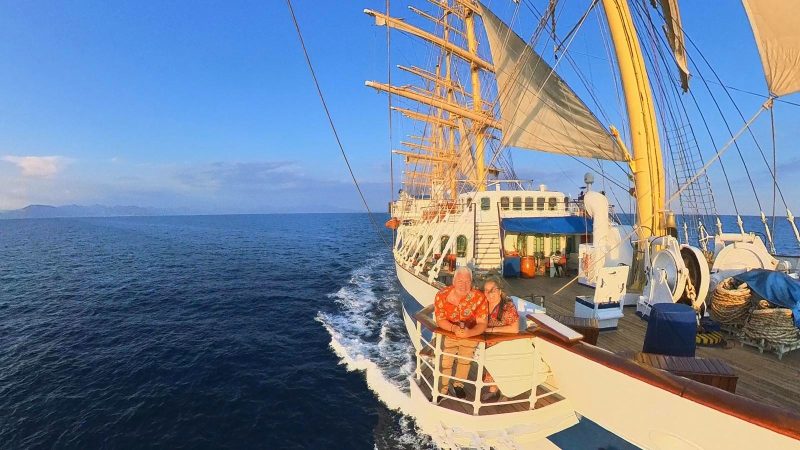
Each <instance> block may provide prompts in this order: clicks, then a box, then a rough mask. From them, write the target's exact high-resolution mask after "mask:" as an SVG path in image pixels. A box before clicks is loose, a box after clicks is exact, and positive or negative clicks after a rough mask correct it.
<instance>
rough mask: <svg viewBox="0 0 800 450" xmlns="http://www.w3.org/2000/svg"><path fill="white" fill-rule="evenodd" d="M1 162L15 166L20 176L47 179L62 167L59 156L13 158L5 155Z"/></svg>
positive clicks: (61, 159) (62, 159)
mask: <svg viewBox="0 0 800 450" xmlns="http://www.w3.org/2000/svg"><path fill="white" fill-rule="evenodd" d="M3 161H8V162H10V163H12V164H15V165H16V166H17V167H19V169H20V170H21V171H22V176H25V177H36V178H47V177H51V176H53V175H55V174H56V173H58V172H59V171H60V170H61V168H62V167H63V163H64V158H62V157H60V156H14V155H6V156H4V157H3Z"/></svg>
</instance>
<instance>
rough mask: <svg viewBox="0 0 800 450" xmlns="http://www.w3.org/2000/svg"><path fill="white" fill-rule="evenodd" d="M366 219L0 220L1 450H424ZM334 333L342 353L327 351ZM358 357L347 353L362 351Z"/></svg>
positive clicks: (396, 316) (380, 248)
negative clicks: (394, 400) (367, 373)
mask: <svg viewBox="0 0 800 450" xmlns="http://www.w3.org/2000/svg"><path fill="white" fill-rule="evenodd" d="M370 226H371V225H370V222H369V220H368V217H367V216H366V215H363V214H341V215H337V214H324V215H312V214H309V215H253V216H242V215H237V216H194V217H141V218H91V219H39V220H7V221H0V447H2V448H22V447H28V448H52V447H58V448H127V447H137V448H140V447H154V448H180V447H192V448H352V449H359V448H365V449H366V448H374V447H376V446H377V447H378V448H402V447H405V448H417V447H420V446H426V445H428V443H427V441H426V439H425V438H424V437H421V436H418V435H417V433H416V432H415V429H414V424H413V422H412V421H411V420H410V419H409V418H407V417H404V416H402V415H401V414H398V413H395V412H392V411H390V410H389V409H388V408H387V407H386V406H385V405H384V404H383V403H381V402H380V401H379V400H378V398H377V397H376V395H375V394H374V392H373V391H372V390H370V389H369V388H368V386H367V384H366V379H365V377H364V375H363V374H362V373H360V372H358V371H351V370H349V367H348V366H347V365H344V364H341V362H342V357H343V356H345V357H347V358H350V359H351V360H352V361H355V359H359V358H363V359H364V360H366V359H369V358H371V359H372V360H374V361H377V362H378V364H379V366H380V367H379V369H380V373H385V374H386V375H385V377H384V378H385V379H384V380H383V381H384V382H385V383H387V384H388V385H389V387H392V386H394V387H395V389H401V387H402V385H403V384H404V382H403V380H404V378H405V376H406V375H407V374H408V371H409V370H411V365H410V364H411V359H410V356H411V355H410V354H409V351H408V345H407V341H406V337H405V336H404V334H403V328H402V319H401V316H400V310H399V304H400V303H399V292H398V291H397V289H398V287H397V284H396V282H395V281H394V278H393V273H392V266H391V265H390V253H389V252H388V250H387V249H386V248H385V246H384V245H383V243H382V241H381V240H380V239H379V238H378V237H377V235H376V234H375V233H373V232H372V230H371V228H370ZM334 335H335V337H336V339H337V341H336V342H337V343H338V345H339V352H344V353H347V354H346V355H339V354H337V353H335V352H334V351H332V349H331V342H332V339H333V338H332V336H334ZM353 358H354V359H353Z"/></svg>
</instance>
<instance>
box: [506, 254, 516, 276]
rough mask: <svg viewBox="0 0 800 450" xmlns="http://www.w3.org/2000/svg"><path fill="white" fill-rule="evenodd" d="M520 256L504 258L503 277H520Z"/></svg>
mask: <svg viewBox="0 0 800 450" xmlns="http://www.w3.org/2000/svg"><path fill="white" fill-rule="evenodd" d="M519 265H520V260H519V256H506V257H505V258H503V276H504V277H519Z"/></svg>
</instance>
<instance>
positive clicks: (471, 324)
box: [434, 267, 489, 398]
mask: <svg viewBox="0 0 800 450" xmlns="http://www.w3.org/2000/svg"><path fill="white" fill-rule="evenodd" d="M488 315H489V306H488V303H487V302H486V297H485V296H484V295H483V292H481V291H480V290H478V289H474V288H473V287H472V271H470V270H469V269H468V268H466V267H459V268H458V269H456V271H455V273H454V274H453V285H452V286H449V287H446V288H444V289H442V290H441V291H439V293H438V294H436V300H435V302H434V316H435V318H436V325H437V326H438V327H439V328H441V329H443V330H445V331H449V332H451V333H453V334H454V335H455V337H450V336H448V337H444V336H440V337H441V338H442V339H444V342H443V347H444V352H445V353H449V355H442V364H441V366H440V368H441V372H442V374H443V376H442V379H441V382H440V386H439V392H441V393H443V394H445V393H447V394H450V395H455V396H457V397H459V398H464V397H466V393H465V391H464V383H463V382H461V381H459V380H454V381H453V383H452V384H453V385H452V387H450V376H452V372H453V369H455V377H456V378H460V379H467V377H468V376H469V366H470V361H468V360H465V359H461V358H456V357H454V356H452V355H458V356H461V357H463V358H472V356H473V354H474V353H475V347H476V346H477V345H478V341H474V340H468V339H465V338H470V337H473V336H478V335H480V334H483V332H484V331H485V330H486V320H487V317H488ZM454 366H455V367H454Z"/></svg>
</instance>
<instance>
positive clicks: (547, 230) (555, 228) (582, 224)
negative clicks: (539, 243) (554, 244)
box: [502, 216, 592, 234]
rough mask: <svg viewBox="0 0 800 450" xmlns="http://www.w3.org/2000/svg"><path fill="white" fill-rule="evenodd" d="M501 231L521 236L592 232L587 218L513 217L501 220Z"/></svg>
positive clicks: (590, 223)
mask: <svg viewBox="0 0 800 450" xmlns="http://www.w3.org/2000/svg"><path fill="white" fill-rule="evenodd" d="M502 226H503V229H504V230H506V231H507V232H510V233H523V234H586V233H591V232H592V219H589V218H587V217H578V216H566V217H515V218H513V219H503V223H502Z"/></svg>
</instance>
